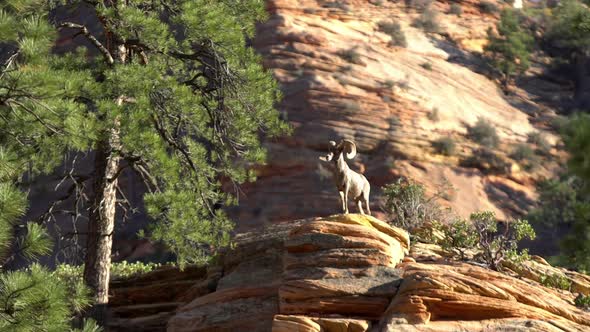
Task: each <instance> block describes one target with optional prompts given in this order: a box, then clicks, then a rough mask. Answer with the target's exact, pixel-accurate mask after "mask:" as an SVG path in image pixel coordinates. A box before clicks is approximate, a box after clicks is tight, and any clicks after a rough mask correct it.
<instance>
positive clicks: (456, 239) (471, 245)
mask: <svg viewBox="0 0 590 332" xmlns="http://www.w3.org/2000/svg"><path fill="white" fill-rule="evenodd" d="M441 230H442V233H443V236H444V237H443V239H442V240H441V241H440V245H441V247H442V248H443V249H444V250H445V251H447V252H450V253H453V254H455V253H458V254H459V258H460V259H461V260H465V252H466V251H468V250H473V249H475V248H477V244H478V243H479V238H478V236H477V232H476V231H475V228H474V227H473V225H471V224H470V223H469V222H467V221H465V220H464V219H459V220H455V221H453V222H451V223H450V224H448V225H442V226H441Z"/></svg>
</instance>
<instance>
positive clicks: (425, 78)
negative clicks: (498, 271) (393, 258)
mask: <svg viewBox="0 0 590 332" xmlns="http://www.w3.org/2000/svg"><path fill="white" fill-rule="evenodd" d="M450 3H451V2H446V1H445V2H436V1H435V2H434V3H433V5H432V6H433V8H435V9H436V10H437V11H438V12H439V15H438V18H439V22H440V26H441V28H440V29H441V31H442V33H441V34H425V33H424V32H423V31H422V30H421V29H419V28H416V27H414V26H413V22H414V21H415V20H416V19H417V18H418V17H419V16H420V12H421V11H417V10H416V9H414V8H410V7H406V6H405V5H404V3H403V2H393V1H378V2H377V1H347V2H346V4H344V3H343V2H338V1H337V2H334V1H319V0H318V1H316V0H289V1H286V0H273V1H267V9H268V12H269V13H270V19H269V20H268V21H267V22H266V23H264V24H261V25H260V26H259V28H258V35H257V37H256V39H255V40H254V41H253V45H254V47H255V48H256V50H257V51H258V52H259V53H260V54H261V55H262V57H263V61H264V65H265V66H266V67H267V68H269V69H270V70H272V71H273V73H274V75H275V77H276V78H277V80H278V81H279V82H280V86H281V90H282V92H283V96H284V98H283V101H282V102H281V103H280V105H279V106H278V108H279V110H280V112H281V113H282V114H283V115H284V117H285V119H287V120H288V121H289V122H290V123H291V124H292V126H293V129H294V134H293V136H291V137H285V138H280V139H274V140H267V141H266V147H268V149H269V151H270V153H269V160H268V163H267V165H266V166H263V167H259V168H258V181H257V182H256V183H254V184H247V185H245V186H244V187H243V188H242V189H243V195H241V197H240V206H239V207H238V208H236V209H233V210H232V215H233V216H234V217H235V219H236V220H237V221H238V229H239V230H246V229H250V228H252V227H254V226H257V225H260V224H265V223H271V222H277V221H281V220H291V219H294V218H295V219H296V218H308V217H312V216H318V215H329V214H332V213H337V212H340V211H339V206H340V205H339V202H338V199H339V198H338V193H337V192H336V189H335V187H334V186H333V184H332V180H331V173H330V169H329V167H328V166H327V165H325V164H322V162H321V161H320V160H318V157H319V156H320V155H322V154H324V153H325V151H326V150H327V148H328V141H329V140H336V141H338V140H339V139H342V138H347V139H352V140H354V141H355V142H356V144H357V147H358V151H359V154H358V156H357V157H356V158H355V159H353V160H350V161H349V165H350V166H351V168H352V169H354V170H356V171H360V172H362V173H364V174H365V175H366V176H367V178H368V180H369V181H370V182H371V184H372V189H371V202H372V203H371V205H372V210H373V211H376V213H377V216H380V217H383V215H382V214H380V204H381V196H380V187H381V186H383V185H384V184H386V183H389V182H392V181H393V180H395V179H396V178H397V177H399V176H408V177H412V178H414V179H416V180H418V181H420V182H422V183H423V184H424V185H425V186H426V187H427V188H428V190H430V191H433V190H434V189H435V188H436V187H437V186H438V185H440V184H441V183H442V182H444V181H445V179H446V180H448V181H449V183H450V184H451V185H453V186H454V187H455V189H456V193H455V195H453V199H451V200H449V201H447V202H445V203H446V204H447V205H450V206H452V207H453V208H454V209H455V210H456V212H458V213H459V214H460V215H462V216H467V215H468V214H469V213H471V212H472V211H475V210H493V211H495V212H496V214H497V215H498V216H499V217H500V218H501V219H504V218H509V217H510V216H513V215H515V214H518V213H522V212H523V211H525V210H526V209H527V208H528V207H529V206H530V205H531V204H532V202H533V201H534V198H535V192H534V188H535V186H534V181H533V179H535V178H536V177H537V176H540V175H543V174H544V175H550V174H551V172H552V171H553V166H552V165H553V164H552V163H551V162H543V165H542V166H541V167H540V168H538V169H537V170H536V171H535V172H534V173H531V172H527V171H524V170H523V167H520V165H518V164H517V163H516V162H515V161H514V160H511V159H510V158H508V157H507V155H509V154H510V152H511V151H512V150H513V148H514V146H515V144H517V143H522V142H525V141H526V139H527V134H528V133H530V132H532V131H535V130H541V131H543V132H545V131H546V129H547V128H548V127H547V125H546V124H547V121H549V120H550V119H551V118H552V117H553V116H554V113H553V111H552V110H551V109H548V108H546V107H541V106H540V105H537V104H536V103H535V101H533V98H532V97H530V96H529V94H528V93H529V92H526V91H524V90H522V89H520V88H515V91H514V93H513V94H512V95H511V96H509V97H507V96H505V95H504V93H502V91H500V89H499V88H498V82H494V81H492V80H491V79H490V78H488V76H485V75H484V74H485V72H486V70H487V69H485V68H486V66H485V65H484V63H483V61H482V60H481V58H479V57H478V56H477V54H480V53H481V52H482V51H483V49H484V46H485V44H486V40H487V34H486V31H487V29H488V28H490V27H494V26H495V23H496V22H497V20H498V14H497V13H496V14H485V13H482V12H481V11H480V7H479V1H462V2H461V3H460V4H461V6H462V10H463V14H462V15H461V16H460V17H459V16H457V15H453V14H450V13H449V10H450ZM497 5H498V6H500V7H505V6H508V5H507V4H506V3H505V2H502V1H498V2H497ZM381 22H397V23H399V24H400V26H401V29H402V30H403V31H404V34H405V36H406V40H407V47H399V46H395V45H392V43H391V37H390V36H389V35H388V34H386V33H384V32H382V31H381V30H382V29H380V28H379V23H381ZM490 77H491V76H490ZM543 84H544V85H543V86H547V85H551V83H547V82H544V83H543ZM535 86H541V85H540V84H535ZM557 90H559V89H554V90H553V91H557ZM543 93H547V91H540V92H539V94H538V95H542V94H543ZM538 99H539V98H537V99H535V100H538ZM535 112H537V113H538V114H536V113H535ZM533 113H535V114H536V115H535V116H534V117H533V116H532V114H533ZM479 118H484V119H486V120H488V121H489V122H490V123H492V125H493V126H494V127H495V128H496V130H497V132H498V135H499V136H500V139H501V144H500V146H499V147H498V148H497V149H495V152H496V153H497V154H498V156H499V158H500V160H502V162H503V163H505V165H504V166H503V169H502V170H501V171H500V172H496V174H494V171H493V170H490V167H491V166H490V165H489V164H488V163H486V162H485V161H482V162H481V164H480V165H470V166H464V165H465V160H466V159H468V158H469V157H470V156H471V155H472V154H473V151H474V150H475V149H477V148H478V144H476V143H474V142H473V141H471V140H470V139H469V138H468V137H467V127H468V126H470V125H473V124H474V123H475V122H476V121H477V120H478V119H479ZM545 133H546V134H547V138H548V140H549V141H550V142H552V143H555V141H556V136H555V135H553V134H551V133H549V132H545ZM447 136H448V137H451V138H452V139H453V140H455V142H456V146H457V148H456V152H455V154H454V155H453V156H448V157H445V156H442V155H440V154H437V153H436V151H435V150H434V148H433V145H432V143H433V142H434V141H435V140H437V139H439V138H441V137H447ZM554 153H557V151H555V150H554ZM553 159H555V158H553ZM352 205H353V204H351V209H353V207H352Z"/></svg>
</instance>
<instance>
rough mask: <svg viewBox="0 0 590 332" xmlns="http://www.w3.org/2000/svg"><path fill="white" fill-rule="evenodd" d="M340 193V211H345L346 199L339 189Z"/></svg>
mask: <svg viewBox="0 0 590 332" xmlns="http://www.w3.org/2000/svg"><path fill="white" fill-rule="evenodd" d="M338 193H339V194H340V207H341V208H342V213H344V212H346V205H345V204H346V201H345V200H344V191H339V192H338Z"/></svg>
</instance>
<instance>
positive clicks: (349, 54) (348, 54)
mask: <svg viewBox="0 0 590 332" xmlns="http://www.w3.org/2000/svg"><path fill="white" fill-rule="evenodd" d="M338 56H339V57H341V58H342V59H344V60H346V61H348V62H350V63H356V64H361V63H362V61H361V55H360V53H358V52H357V51H356V48H355V47H353V48H349V49H347V50H342V51H340V52H338Z"/></svg>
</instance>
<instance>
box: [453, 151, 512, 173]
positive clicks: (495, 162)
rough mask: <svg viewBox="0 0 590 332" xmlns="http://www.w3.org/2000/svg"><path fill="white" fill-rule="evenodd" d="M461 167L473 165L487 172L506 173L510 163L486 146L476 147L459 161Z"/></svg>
mask: <svg viewBox="0 0 590 332" xmlns="http://www.w3.org/2000/svg"><path fill="white" fill-rule="evenodd" d="M461 165H462V166H463V167H473V168H477V169H480V170H481V171H483V172H485V173H489V174H506V173H507V172H508V171H509V168H510V164H509V163H507V161H505V160H504V159H502V158H501V157H500V156H499V155H498V154H496V153H495V152H494V151H493V150H491V149H488V148H481V149H476V150H474V151H473V154H472V155H471V156H469V157H467V159H465V160H463V161H462V162H461Z"/></svg>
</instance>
